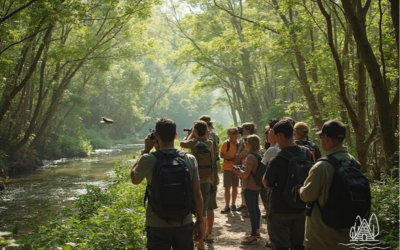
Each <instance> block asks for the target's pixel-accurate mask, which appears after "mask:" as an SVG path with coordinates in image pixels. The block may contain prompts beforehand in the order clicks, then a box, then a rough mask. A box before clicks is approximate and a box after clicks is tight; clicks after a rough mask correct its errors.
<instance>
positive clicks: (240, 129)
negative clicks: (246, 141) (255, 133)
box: [237, 126, 243, 135]
mask: <svg viewBox="0 0 400 250" xmlns="http://www.w3.org/2000/svg"><path fill="white" fill-rule="evenodd" d="M237 129H238V130H239V134H241V135H243V127H240V126H237Z"/></svg>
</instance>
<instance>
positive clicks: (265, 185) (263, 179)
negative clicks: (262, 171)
mask: <svg viewBox="0 0 400 250" xmlns="http://www.w3.org/2000/svg"><path fill="white" fill-rule="evenodd" d="M262 184H263V185H264V187H265V188H268V187H267V181H266V180H265V177H263V178H262Z"/></svg>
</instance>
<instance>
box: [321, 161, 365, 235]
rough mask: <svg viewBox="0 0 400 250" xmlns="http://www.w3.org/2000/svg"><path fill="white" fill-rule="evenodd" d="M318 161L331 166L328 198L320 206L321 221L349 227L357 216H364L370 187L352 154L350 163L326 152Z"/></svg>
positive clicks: (332, 225) (330, 224)
mask: <svg viewBox="0 0 400 250" xmlns="http://www.w3.org/2000/svg"><path fill="white" fill-rule="evenodd" d="M318 161H327V162H329V164H331V165H332V166H333V167H334V168H335V175H334V177H333V180H332V184H331V187H330V189H329V195H328V200H327V201H326V203H325V205H324V206H323V207H321V206H320V205H319V203H318V201H317V205H318V208H319V210H320V211H321V216H322V221H323V222H324V223H325V224H326V225H327V226H330V227H333V228H351V227H352V226H353V225H354V221H355V220H356V217H357V216H360V217H361V220H363V219H364V218H366V219H368V216H369V212H370V209H371V189H370V186H369V181H368V179H367V177H365V175H364V174H363V173H362V172H361V170H360V169H361V166H360V163H358V162H357V161H356V160H355V159H354V158H353V157H352V156H351V160H350V164H349V165H348V166H343V165H342V162H341V160H338V159H337V158H336V157H334V156H332V155H328V156H326V157H324V158H321V159H319V160H318Z"/></svg>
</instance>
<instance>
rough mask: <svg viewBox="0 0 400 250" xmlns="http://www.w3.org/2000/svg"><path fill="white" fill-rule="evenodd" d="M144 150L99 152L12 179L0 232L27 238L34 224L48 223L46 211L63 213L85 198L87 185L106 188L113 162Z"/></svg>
mask: <svg viewBox="0 0 400 250" xmlns="http://www.w3.org/2000/svg"><path fill="white" fill-rule="evenodd" d="M142 147H143V145H141V144H130V145H123V146H122V145H119V146H117V147H115V148H113V149H111V150H96V151H95V152H93V153H92V154H91V156H89V157H86V158H68V159H67V158H65V159H60V160H56V161H46V162H44V166H43V167H42V168H40V169H38V170H37V171H34V172H33V173H31V174H28V175H24V176H17V177H14V178H12V179H10V180H9V182H7V183H6V184H7V186H6V189H5V190H4V191H3V192H2V193H1V194H0V231H6V230H7V231H10V230H12V229H13V228H14V227H18V229H19V234H26V233H28V232H29V230H31V228H32V227H33V225H31V224H32V223H34V224H35V221H41V220H44V219H45V217H46V216H47V214H48V213H47V211H52V212H57V211H62V209H63V208H65V207H66V206H68V205H70V203H71V201H72V200H74V199H76V197H77V196H79V195H81V194H84V193H85V192H86V189H85V186H86V185H93V186H98V187H102V188H105V187H106V186H107V185H108V184H109V183H108V181H107V177H108V176H109V175H110V174H111V171H110V170H111V169H112V168H114V161H115V160H119V159H120V160H123V161H131V160H130V159H129V158H128V157H126V155H132V153H133V152H134V151H139V150H140V149H142Z"/></svg>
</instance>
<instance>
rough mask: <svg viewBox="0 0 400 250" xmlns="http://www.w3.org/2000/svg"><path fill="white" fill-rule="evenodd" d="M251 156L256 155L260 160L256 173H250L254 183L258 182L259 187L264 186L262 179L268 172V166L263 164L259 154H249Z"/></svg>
mask: <svg viewBox="0 0 400 250" xmlns="http://www.w3.org/2000/svg"><path fill="white" fill-rule="evenodd" d="M249 154H251V155H254V156H255V157H257V160H258V167H257V170H256V172H255V173H254V174H253V171H252V172H250V173H251V175H252V176H253V179H254V181H255V182H256V184H257V186H260V187H261V186H262V185H263V184H262V179H263V177H264V174H265V171H266V170H267V168H266V166H265V165H264V164H263V163H262V162H261V156H260V155H259V154H255V153H249Z"/></svg>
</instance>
